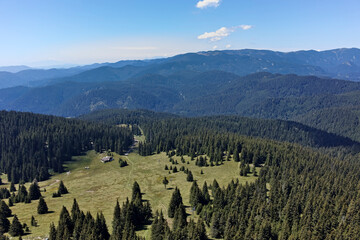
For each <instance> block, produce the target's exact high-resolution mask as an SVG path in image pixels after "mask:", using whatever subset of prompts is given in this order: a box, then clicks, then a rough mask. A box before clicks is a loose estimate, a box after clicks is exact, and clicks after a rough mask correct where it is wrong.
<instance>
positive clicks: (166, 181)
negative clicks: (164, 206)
mask: <svg viewBox="0 0 360 240" xmlns="http://www.w3.org/2000/svg"><path fill="white" fill-rule="evenodd" d="M162 183H163V184H164V186H165V189H166V185H168V184H169V180H167V178H166V177H164V179H163V181H162Z"/></svg>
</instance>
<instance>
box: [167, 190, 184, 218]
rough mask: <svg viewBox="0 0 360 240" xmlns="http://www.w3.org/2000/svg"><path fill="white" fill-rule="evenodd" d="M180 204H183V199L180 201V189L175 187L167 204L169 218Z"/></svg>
mask: <svg viewBox="0 0 360 240" xmlns="http://www.w3.org/2000/svg"><path fill="white" fill-rule="evenodd" d="M182 204H183V201H182V197H181V193H180V190H179V189H178V188H177V187H176V188H175V191H174V192H173V194H172V196H171V199H170V204H169V208H168V216H169V218H173V217H174V215H175V211H176V208H178V207H179V206H180V205H182Z"/></svg>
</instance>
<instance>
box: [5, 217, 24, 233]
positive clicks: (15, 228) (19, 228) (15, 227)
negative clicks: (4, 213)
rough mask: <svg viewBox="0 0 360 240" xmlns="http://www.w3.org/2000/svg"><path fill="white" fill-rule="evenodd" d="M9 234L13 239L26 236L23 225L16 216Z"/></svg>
mask: <svg viewBox="0 0 360 240" xmlns="http://www.w3.org/2000/svg"><path fill="white" fill-rule="evenodd" d="M9 234H10V235H11V236H13V237H16V236H21V235H24V230H23V228H22V225H21V223H20V221H19V219H18V217H17V216H16V215H14V218H13V220H12V223H11V225H10V228H9Z"/></svg>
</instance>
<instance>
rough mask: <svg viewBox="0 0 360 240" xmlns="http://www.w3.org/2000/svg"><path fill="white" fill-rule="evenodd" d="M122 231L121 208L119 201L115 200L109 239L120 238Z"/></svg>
mask: <svg viewBox="0 0 360 240" xmlns="http://www.w3.org/2000/svg"><path fill="white" fill-rule="evenodd" d="M122 231H123V223H122V220H121V208H120V205H119V201H116V205H115V208H114V214H113V221H112V234H111V239H112V240H116V239H121V238H122Z"/></svg>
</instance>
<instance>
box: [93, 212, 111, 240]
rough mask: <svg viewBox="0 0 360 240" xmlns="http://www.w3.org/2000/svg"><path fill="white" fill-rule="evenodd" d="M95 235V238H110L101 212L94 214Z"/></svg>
mask: <svg viewBox="0 0 360 240" xmlns="http://www.w3.org/2000/svg"><path fill="white" fill-rule="evenodd" d="M95 236H96V239H102V240H108V239H109V238H110V234H109V231H108V229H107V226H106V221H105V217H104V215H103V214H102V213H100V214H97V215H96V220H95Z"/></svg>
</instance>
